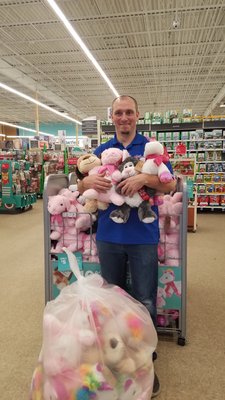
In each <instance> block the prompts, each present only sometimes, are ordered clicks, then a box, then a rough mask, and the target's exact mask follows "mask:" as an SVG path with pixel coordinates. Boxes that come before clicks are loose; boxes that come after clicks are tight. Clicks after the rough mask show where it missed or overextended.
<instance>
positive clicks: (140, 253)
mask: <svg viewBox="0 0 225 400" xmlns="http://www.w3.org/2000/svg"><path fill="white" fill-rule="evenodd" d="M157 247H158V246H157V244H156V245H154V244H153V245H150V244H144V245H139V244H138V245H132V244H121V245H120V244H115V243H108V242H102V241H97V248H98V256H99V260H100V264H101V274H102V277H103V278H104V279H105V280H106V281H107V282H108V283H112V284H114V285H118V286H120V287H121V288H122V289H124V290H127V283H126V282H127V268H128V265H129V270H130V274H131V281H132V292H131V295H132V296H133V297H134V298H135V299H136V300H138V301H140V302H141V303H142V304H144V305H145V306H146V308H147V309H148V311H149V313H150V315H151V317H152V321H153V323H154V325H155V327H156V319H157V311H156V300H157V287H158V252H157Z"/></svg>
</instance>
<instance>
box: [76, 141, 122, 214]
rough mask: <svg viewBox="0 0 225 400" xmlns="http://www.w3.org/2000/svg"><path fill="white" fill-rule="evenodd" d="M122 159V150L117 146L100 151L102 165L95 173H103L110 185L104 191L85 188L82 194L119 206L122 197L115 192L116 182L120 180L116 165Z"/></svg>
mask: <svg viewBox="0 0 225 400" xmlns="http://www.w3.org/2000/svg"><path fill="white" fill-rule="evenodd" d="M122 160H123V151H122V150H120V149H117V148H109V149H106V150H104V151H103V152H102V154H101V162H102V166H101V167H99V168H98V170H97V173H99V174H101V173H104V174H105V178H107V179H109V180H110V181H111V183H112V187H111V188H110V189H109V190H107V192H106V193H102V192H101V193H100V192H97V190H95V189H88V190H85V192H84V193H83V196H84V197H85V198H86V199H89V200H98V201H101V202H104V203H113V204H115V205H117V206H121V205H122V204H123V203H124V197H123V196H121V195H120V194H118V193H117V192H116V183H117V182H119V181H120V180H121V173H120V171H119V170H118V166H119V165H120V164H121V162H122Z"/></svg>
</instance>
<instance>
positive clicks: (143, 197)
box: [110, 157, 157, 223]
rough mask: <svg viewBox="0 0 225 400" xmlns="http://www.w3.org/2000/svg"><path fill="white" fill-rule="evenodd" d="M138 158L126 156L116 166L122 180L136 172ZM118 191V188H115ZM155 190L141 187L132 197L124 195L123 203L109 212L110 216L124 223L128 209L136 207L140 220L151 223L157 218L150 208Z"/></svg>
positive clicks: (128, 213)
mask: <svg viewBox="0 0 225 400" xmlns="http://www.w3.org/2000/svg"><path fill="white" fill-rule="evenodd" d="M138 163H139V160H138V159H137V158H135V157H128V158H126V159H125V160H124V161H123V162H122V163H121V164H120V165H119V167H118V169H119V171H120V172H121V178H122V180H124V179H126V178H129V177H130V176H134V175H137V174H138V171H137V169H136V166H137V164H138ZM117 191H118V189H117ZM154 194H155V190H153V189H150V188H147V187H143V188H141V189H140V190H138V191H137V192H136V193H135V194H134V195H133V196H132V197H130V196H124V201H125V203H124V204H123V205H122V206H121V207H119V208H118V209H116V210H113V211H112V212H111V213H110V218H111V219H112V220H113V221H114V222H116V223H126V222H127V220H128V218H129V216H130V209H131V208H134V207H137V208H138V217H139V219H140V221H142V222H145V223H151V222H153V221H155V219H157V215H156V214H155V213H154V211H153V210H152V208H151V199H152V196H153V195H154Z"/></svg>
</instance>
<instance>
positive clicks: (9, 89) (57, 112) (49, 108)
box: [0, 82, 82, 125]
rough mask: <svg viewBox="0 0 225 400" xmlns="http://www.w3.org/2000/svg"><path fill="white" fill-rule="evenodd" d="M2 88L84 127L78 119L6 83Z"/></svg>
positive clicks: (0, 86) (0, 85)
mask: <svg viewBox="0 0 225 400" xmlns="http://www.w3.org/2000/svg"><path fill="white" fill-rule="evenodd" d="M0 88H2V89H5V90H7V91H8V92H11V93H13V94H16V95H17V96H20V97H23V98H24V99H26V100H28V101H30V102H31V103H34V104H37V105H38V106H40V107H42V108H45V109H46V110H48V111H51V112H53V113H54V114H57V115H60V117H62V118H66V119H68V120H70V121H72V122H75V123H76V124H78V125H82V124H81V122H80V121H77V120H76V119H74V118H72V117H69V116H68V115H65V113H61V112H59V111H57V110H54V109H53V108H52V107H49V106H47V105H46V104H43V103H41V102H40V101H38V100H35V99H34V98H33V97H30V96H28V95H26V94H24V93H22V92H19V91H18V90H16V89H13V88H11V87H10V86H7V85H5V84H4V83H1V82H0Z"/></svg>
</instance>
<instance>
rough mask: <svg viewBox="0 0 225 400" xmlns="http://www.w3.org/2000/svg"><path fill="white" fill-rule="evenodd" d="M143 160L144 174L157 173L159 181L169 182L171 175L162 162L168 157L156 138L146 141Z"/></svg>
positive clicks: (167, 159) (166, 160)
mask: <svg viewBox="0 0 225 400" xmlns="http://www.w3.org/2000/svg"><path fill="white" fill-rule="evenodd" d="M144 158H145V162H144V164H143V167H142V172H143V173H145V174H151V175H157V176H158V178H159V180H160V182H163V183H166V182H171V181H172V179H173V176H172V174H171V172H170V171H169V169H168V168H167V166H166V165H165V164H164V163H166V162H168V161H169V158H168V157H167V156H166V155H165V153H164V146H163V145H162V144H161V143H160V142H158V141H157V140H153V141H150V142H148V143H146V145H145V150H144Z"/></svg>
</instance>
